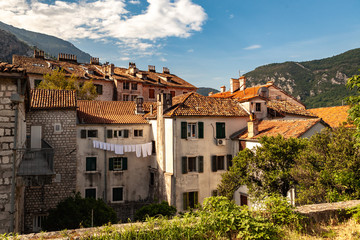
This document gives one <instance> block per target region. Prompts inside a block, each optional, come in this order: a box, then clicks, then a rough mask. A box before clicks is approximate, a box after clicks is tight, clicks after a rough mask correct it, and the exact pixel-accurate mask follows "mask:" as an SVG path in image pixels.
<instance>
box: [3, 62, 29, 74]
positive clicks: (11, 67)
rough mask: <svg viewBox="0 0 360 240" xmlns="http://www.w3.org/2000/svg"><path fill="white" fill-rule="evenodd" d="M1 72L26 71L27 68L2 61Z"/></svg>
mask: <svg viewBox="0 0 360 240" xmlns="http://www.w3.org/2000/svg"><path fill="white" fill-rule="evenodd" d="M0 72H2V73H14V72H15V73H25V69H24V68H21V67H19V66H18V65H14V64H10V63H7V62H1V61H0Z"/></svg>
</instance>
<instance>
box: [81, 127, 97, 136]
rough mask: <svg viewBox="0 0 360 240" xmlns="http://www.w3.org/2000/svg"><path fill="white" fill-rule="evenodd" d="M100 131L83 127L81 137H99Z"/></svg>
mask: <svg viewBox="0 0 360 240" xmlns="http://www.w3.org/2000/svg"><path fill="white" fill-rule="evenodd" d="M97 136H98V131H97V130H86V129H82V130H80V137H81V138H87V137H88V138H97Z"/></svg>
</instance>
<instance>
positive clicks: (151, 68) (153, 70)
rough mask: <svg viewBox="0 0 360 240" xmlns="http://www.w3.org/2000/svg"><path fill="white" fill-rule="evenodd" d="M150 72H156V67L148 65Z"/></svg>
mask: <svg viewBox="0 0 360 240" xmlns="http://www.w3.org/2000/svg"><path fill="white" fill-rule="evenodd" d="M148 69H149V72H156V71H155V66H154V65H148Z"/></svg>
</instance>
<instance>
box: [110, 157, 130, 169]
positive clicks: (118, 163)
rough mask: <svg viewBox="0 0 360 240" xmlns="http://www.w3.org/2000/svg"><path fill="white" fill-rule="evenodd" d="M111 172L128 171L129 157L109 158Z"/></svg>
mask: <svg viewBox="0 0 360 240" xmlns="http://www.w3.org/2000/svg"><path fill="white" fill-rule="evenodd" d="M109 170H110V171H123V170H127V157H113V158H109Z"/></svg>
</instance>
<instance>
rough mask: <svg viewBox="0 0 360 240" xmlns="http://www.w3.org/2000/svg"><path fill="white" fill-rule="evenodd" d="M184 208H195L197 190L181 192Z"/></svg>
mask: <svg viewBox="0 0 360 240" xmlns="http://www.w3.org/2000/svg"><path fill="white" fill-rule="evenodd" d="M183 201H184V210H187V209H188V208H195V207H196V206H197V205H198V202H199V201H198V192H185V193H183Z"/></svg>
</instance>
